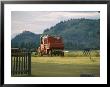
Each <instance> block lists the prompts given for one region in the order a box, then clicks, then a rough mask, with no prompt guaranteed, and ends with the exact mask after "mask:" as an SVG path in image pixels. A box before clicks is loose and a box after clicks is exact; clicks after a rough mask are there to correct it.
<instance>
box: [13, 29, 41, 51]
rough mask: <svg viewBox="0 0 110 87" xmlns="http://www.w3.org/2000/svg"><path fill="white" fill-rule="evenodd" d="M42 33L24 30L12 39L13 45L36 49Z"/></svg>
mask: <svg viewBox="0 0 110 87" xmlns="http://www.w3.org/2000/svg"><path fill="white" fill-rule="evenodd" d="M39 41H40V35H39V34H34V33H32V32H30V31H23V32H22V33H20V34H19V35H17V36H16V37H15V38H13V39H12V40H11V46H12V47H14V48H28V49H35V48H37V47H38V45H39Z"/></svg>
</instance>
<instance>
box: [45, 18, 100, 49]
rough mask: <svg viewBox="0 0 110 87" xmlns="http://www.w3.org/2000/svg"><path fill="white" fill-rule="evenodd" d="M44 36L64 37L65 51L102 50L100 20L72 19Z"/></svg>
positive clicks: (47, 30)
mask: <svg viewBox="0 0 110 87" xmlns="http://www.w3.org/2000/svg"><path fill="white" fill-rule="evenodd" d="M43 34H49V35H58V36H62V37H63V39H64V43H65V49H69V50H77V49H85V48H95V49H100V20H99V19H97V20H93V19H71V20H68V21H62V22H60V23H58V24H56V25H55V26H53V27H51V28H50V29H46V30H45V31H44V33H43Z"/></svg>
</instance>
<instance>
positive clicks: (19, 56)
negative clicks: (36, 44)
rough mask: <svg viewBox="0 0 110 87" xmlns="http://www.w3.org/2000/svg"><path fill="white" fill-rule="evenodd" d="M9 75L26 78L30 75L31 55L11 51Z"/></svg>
mask: <svg viewBox="0 0 110 87" xmlns="http://www.w3.org/2000/svg"><path fill="white" fill-rule="evenodd" d="M11 75H12V76H27V75H31V53H30V52H26V51H21V50H20V49H12V51H11Z"/></svg>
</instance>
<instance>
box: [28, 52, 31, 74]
mask: <svg viewBox="0 0 110 87" xmlns="http://www.w3.org/2000/svg"><path fill="white" fill-rule="evenodd" d="M28 70H29V71H28V75H29V76H30V75H31V53H30V52H29V53H28Z"/></svg>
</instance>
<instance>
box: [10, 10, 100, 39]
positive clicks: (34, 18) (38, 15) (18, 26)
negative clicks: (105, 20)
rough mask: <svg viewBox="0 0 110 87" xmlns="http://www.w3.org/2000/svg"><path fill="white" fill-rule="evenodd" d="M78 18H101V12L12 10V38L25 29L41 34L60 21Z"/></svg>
mask: <svg viewBox="0 0 110 87" xmlns="http://www.w3.org/2000/svg"><path fill="white" fill-rule="evenodd" d="M78 18H86V19H100V13H99V12H96V11H86V12H85V11H82V12H81V11H59V12H57V11H56V12H54V11H12V12H11V38H13V37H15V36H16V35H17V34H19V33H22V32H23V31H31V32H33V33H36V34H41V33H43V31H44V30H45V29H47V28H50V27H52V26H54V25H56V24H57V23H59V22H60V21H64V20H69V19H78Z"/></svg>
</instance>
